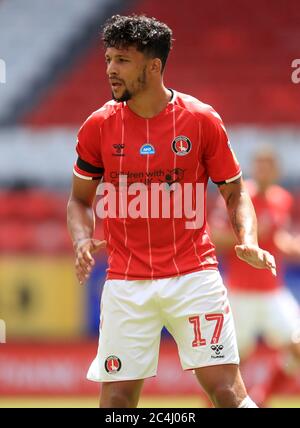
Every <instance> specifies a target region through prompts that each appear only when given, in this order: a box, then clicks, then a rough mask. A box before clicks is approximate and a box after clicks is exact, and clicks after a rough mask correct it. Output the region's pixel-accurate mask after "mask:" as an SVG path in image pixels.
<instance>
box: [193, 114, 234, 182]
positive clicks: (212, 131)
mask: <svg viewBox="0 0 300 428" xmlns="http://www.w3.org/2000/svg"><path fill="white" fill-rule="evenodd" d="M201 138H202V144H201V146H202V150H203V158H204V163H205V166H206V169H207V173H208V175H209V177H210V178H211V179H212V181H213V182H214V183H216V184H225V183H230V182H231V181H234V180H237V179H238V178H239V177H241V175H242V172H241V168H240V165H239V163H238V160H237V158H236V156H235V154H234V152H233V150H232V148H231V146H230V142H229V139H228V136H227V132H226V129H225V126H224V124H223V122H222V119H221V117H220V116H219V115H218V113H217V112H215V111H214V109H213V108H211V107H210V108H209V109H208V110H207V111H206V112H205V114H204V117H203V122H202V133H201Z"/></svg>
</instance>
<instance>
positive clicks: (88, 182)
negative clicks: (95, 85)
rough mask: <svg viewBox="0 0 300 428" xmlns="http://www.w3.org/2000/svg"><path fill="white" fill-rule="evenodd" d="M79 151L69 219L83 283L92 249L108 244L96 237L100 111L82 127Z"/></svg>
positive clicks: (101, 171) (100, 169)
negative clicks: (95, 203) (95, 207)
mask: <svg viewBox="0 0 300 428" xmlns="http://www.w3.org/2000/svg"><path fill="white" fill-rule="evenodd" d="M76 151H77V154H78V158H77V161H76V163H75V165H74V175H73V184H72V190H71V194H70V198H69V202H68V209H67V220H68V229H69V232H70V235H71V238H72V242H73V247H74V251H75V259H76V262H75V264H76V273H77V277H78V280H79V282H80V284H83V283H84V282H85V281H86V280H87V278H88V277H89V274H90V272H91V270H92V267H93V265H94V259H93V257H92V253H94V252H96V251H98V250H99V249H100V248H101V247H104V246H105V244H106V242H105V241H98V240H96V239H94V238H93V234H94V230H95V215H94V211H93V203H94V200H95V196H96V190H97V187H98V184H99V182H100V180H101V178H102V177H103V174H104V167H103V162H102V157H101V130H100V125H99V118H98V116H97V114H95V113H94V114H92V115H91V116H90V117H89V118H88V119H87V120H86V121H85V123H84V124H83V125H82V127H81V128H80V130H79V133H78V141H77V146H76Z"/></svg>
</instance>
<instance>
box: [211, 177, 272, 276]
mask: <svg viewBox="0 0 300 428" xmlns="http://www.w3.org/2000/svg"><path fill="white" fill-rule="evenodd" d="M219 190H220V193H221V195H222V196H223V198H224V200H225V203H226V206H227V211H228V215H229V218H230V222H231V225H232V228H233V231H234V233H235V236H236V238H237V242H238V244H237V245H236V246H235V251H236V254H237V256H238V257H239V258H240V259H241V260H243V261H245V262H247V263H249V264H250V265H251V266H253V267H255V268H258V269H269V270H270V271H271V272H272V274H273V275H276V265H275V260H274V257H273V256H272V255H271V254H270V253H269V252H268V251H266V250H263V249H261V248H260V247H259V245H258V239H257V219H256V214H255V210H254V207H253V204H252V201H251V198H250V196H249V193H248V191H247V189H246V186H245V185H244V182H243V179H242V178H238V179H237V180H235V181H231V182H230V183H223V184H220V185H219Z"/></svg>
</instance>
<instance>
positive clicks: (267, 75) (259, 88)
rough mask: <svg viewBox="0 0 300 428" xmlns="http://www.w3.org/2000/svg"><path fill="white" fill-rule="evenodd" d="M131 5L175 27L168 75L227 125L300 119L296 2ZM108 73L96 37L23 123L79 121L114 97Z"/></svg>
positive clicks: (174, 84) (299, 34)
mask: <svg viewBox="0 0 300 428" xmlns="http://www.w3.org/2000/svg"><path fill="white" fill-rule="evenodd" d="M133 10H134V11H135V12H145V13H147V14H148V15H149V16H156V17H157V18H159V19H162V20H164V21H166V22H167V23H168V24H169V25H170V26H171V27H172V28H173V30H174V37H175V48H174V52H173V54H172V55H171V57H170V63H169V67H168V70H167V73H166V80H167V82H168V84H169V85H170V86H172V87H174V88H177V89H178V90H181V91H183V92H187V93H192V94H193V95H194V96H196V97H198V98H200V99H201V100H203V101H205V102H209V103H210V104H212V105H214V106H215V107H216V109H217V110H218V111H220V112H221V113H222V114H223V116H224V119H225V121H226V123H234V124H237V123H238V124H240V123H255V124H274V123H286V124H288V123H299V122H300V117H299V95H298V92H297V91H296V90H295V85H294V84H292V82H291V72H292V69H291V63H292V60H293V59H294V58H297V57H298V56H299V50H298V42H297V40H299V38H300V18H299V13H298V12H299V5H298V2H297V0H290V1H289V2H287V3H286V2H284V1H282V0H280V1H278V2H272V1H271V0H264V1H262V2H261V1H258V0H255V1H254V2H251V3H249V4H247V5H246V4H244V5H243V7H241V6H240V2H238V1H237V0H233V1H231V2H229V3H228V4H227V5H226V8H224V3H223V2H222V1H221V0H217V1H214V2H201V3H200V2H198V1H197V0H190V1H189V2H188V6H187V7H186V8H185V9H184V10H182V13H178V10H177V8H174V4H173V2H172V1H171V0H165V1H164V2H160V3H158V2H152V1H150V0H144V1H142V2H136V3H135V4H134V5H133V6H132V10H131V11H133ZM270 10H271V11H272V13H271V14H270V13H269V11H270ZM128 12H130V10H129V11H128ZM266 16H268V19H266ZM99 26H100V22H99ZM196 35H197V36H196ZM279 51H280V55H278V52H279ZM99 76H102V78H99ZM103 76H104V63H103V59H102V51H101V48H100V46H99V43H96V44H95V45H94V46H91V47H90V48H89V49H88V50H87V51H85V52H83V53H82V55H81V58H79V60H78V62H77V64H76V65H75V67H73V68H72V69H71V70H68V71H66V73H65V74H64V76H63V77H62V78H61V80H60V82H59V83H58V85H56V86H55V87H54V88H50V90H49V91H48V93H47V94H46V95H45V96H44V97H43V99H42V100H41V103H40V104H39V105H38V106H36V108H34V109H33V111H31V112H28V114H27V115H26V116H25V118H24V120H25V123H27V124H30V125H34V126H43V125H56V124H62V123H66V124H70V125H77V124H79V123H81V121H82V119H83V118H84V117H86V116H87V115H88V114H89V113H90V112H91V111H93V110H95V108H96V107H97V106H98V105H101V104H102V103H103V102H104V101H105V100H107V98H108V96H109V93H108V89H107V85H106V82H105V81H104V82H103ZM54 106H55V109H54V108H53V107H54ZM74 106H80V108H77V107H75V108H74ZM70 107H71V108H70Z"/></svg>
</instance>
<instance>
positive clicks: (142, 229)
mask: <svg viewBox="0 0 300 428" xmlns="http://www.w3.org/2000/svg"><path fill="white" fill-rule="evenodd" d="M172 92H173V97H172V99H171V101H170V102H169V103H168V105H167V107H166V108H165V109H164V110H163V111H162V112H160V113H159V114H158V115H156V116H155V117H153V118H151V119H144V118H142V117H140V116H138V115H136V114H135V113H134V112H133V111H132V110H130V108H129V107H128V105H127V104H126V103H117V102H115V101H110V102H108V103H106V104H105V105H104V106H103V107H102V108H100V109H99V110H97V111H96V112H94V113H93V114H92V115H91V116H90V117H89V118H88V119H87V120H86V122H85V123H84V124H83V126H82V127H81V129H80V131H79V134H78V144H77V153H78V156H79V157H78V160H77V163H76V165H75V167H74V173H75V174H76V175H77V176H79V177H80V178H83V179H99V178H100V177H101V176H102V175H103V181H104V182H109V183H112V184H114V185H115V186H117V184H118V179H119V175H120V174H122V175H126V176H127V181H128V185H130V184H132V183H135V182H142V183H144V184H146V185H147V186H148V187H150V184H151V183H162V182H164V183H167V184H169V185H171V184H172V183H174V182H180V184H181V185H183V184H184V183H192V184H193V189H194V186H195V185H196V183H203V185H204V190H205V192H204V193H205V195H206V187H207V181H208V178H209V177H211V179H212V180H213V181H214V182H226V181H227V182H229V181H233V180H235V179H237V178H238V177H239V176H240V175H241V171H240V167H239V164H238V162H237V160H236V158H235V156H234V154H233V152H232V150H231V148H230V144H229V142H228V137H227V135H226V131H225V128H224V125H223V123H222V120H221V118H220V117H219V115H218V114H217V113H216V112H215V111H214V110H213V108H212V107H211V106H209V105H206V104H203V103H202V102H200V101H198V100H197V99H195V98H193V97H191V96H188V95H184V94H181V93H178V92H175V91H172ZM177 137H180V138H177ZM147 150H148V151H147ZM117 191H118V190H117ZM203 204H204V207H203V208H204V210H205V205H206V196H205V197H204V198H203ZM185 223H186V219H185V218H174V216H172V218H137V219H133V218H130V217H128V218H108V219H105V220H104V233H105V239H106V241H107V250H108V255H109V258H108V270H107V274H108V275H107V278H108V279H128V280H134V279H153V278H154V279H155V278H166V277H172V276H177V275H183V274H186V273H190V272H194V271H199V270H203V269H217V260H216V257H215V250H214V246H213V244H212V243H211V241H210V239H209V237H208V234H207V231H206V214H205V217H204V223H203V226H202V227H201V228H199V229H186V227H185Z"/></svg>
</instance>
